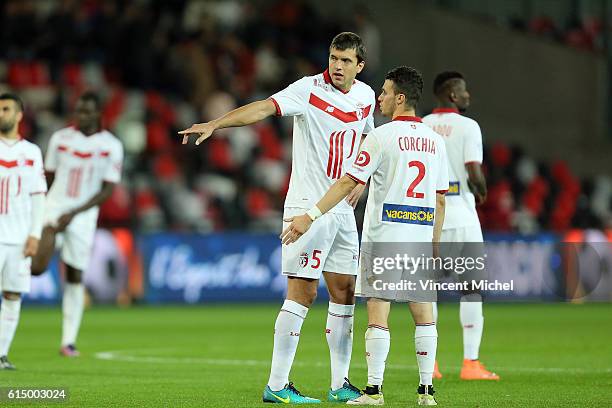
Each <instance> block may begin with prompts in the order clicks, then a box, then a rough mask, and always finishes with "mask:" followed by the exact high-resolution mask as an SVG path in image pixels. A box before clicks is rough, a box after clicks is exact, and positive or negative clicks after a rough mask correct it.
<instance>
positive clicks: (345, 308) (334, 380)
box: [325, 302, 355, 390]
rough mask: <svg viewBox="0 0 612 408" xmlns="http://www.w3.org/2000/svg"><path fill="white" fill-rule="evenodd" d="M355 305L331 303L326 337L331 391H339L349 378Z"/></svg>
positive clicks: (328, 311)
mask: <svg viewBox="0 0 612 408" xmlns="http://www.w3.org/2000/svg"><path fill="white" fill-rule="evenodd" d="M354 312H355V305H339V304H337V303H332V302H329V308H328V310H327V324H326V329H325V337H327V344H328V345H329V358H330V362H331V389H332V390H337V389H338V388H342V386H343V385H344V378H348V373H349V366H350V365H351V353H352V351H353V314H354Z"/></svg>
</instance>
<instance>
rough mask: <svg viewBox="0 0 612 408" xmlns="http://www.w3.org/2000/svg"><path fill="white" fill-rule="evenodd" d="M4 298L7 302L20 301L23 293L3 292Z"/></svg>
mask: <svg viewBox="0 0 612 408" xmlns="http://www.w3.org/2000/svg"><path fill="white" fill-rule="evenodd" d="M2 297H3V298H4V299H6V300H19V299H21V293H17V292H2Z"/></svg>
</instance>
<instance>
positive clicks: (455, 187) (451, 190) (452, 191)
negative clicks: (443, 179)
mask: <svg viewBox="0 0 612 408" xmlns="http://www.w3.org/2000/svg"><path fill="white" fill-rule="evenodd" d="M460 192H461V190H459V182H458V181H451V182H450V183H448V191H447V192H446V195H447V196H458V195H459V193H460Z"/></svg>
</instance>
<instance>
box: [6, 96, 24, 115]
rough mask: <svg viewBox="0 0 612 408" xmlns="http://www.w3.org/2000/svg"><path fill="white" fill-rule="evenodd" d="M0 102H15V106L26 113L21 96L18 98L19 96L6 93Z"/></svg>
mask: <svg viewBox="0 0 612 408" xmlns="http://www.w3.org/2000/svg"><path fill="white" fill-rule="evenodd" d="M0 101H13V102H15V105H17V108H18V109H19V111H20V112H23V111H24V106H23V101H22V100H21V98H20V97H19V96H17V94H14V93H11V92H5V93H3V94H1V95H0Z"/></svg>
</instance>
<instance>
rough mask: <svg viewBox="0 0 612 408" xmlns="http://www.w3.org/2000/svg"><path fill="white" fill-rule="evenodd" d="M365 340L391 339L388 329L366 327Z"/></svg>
mask: <svg viewBox="0 0 612 408" xmlns="http://www.w3.org/2000/svg"><path fill="white" fill-rule="evenodd" d="M365 339H366V340H374V339H391V333H390V332H389V329H387V328H383V327H379V326H368V330H366V332H365Z"/></svg>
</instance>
